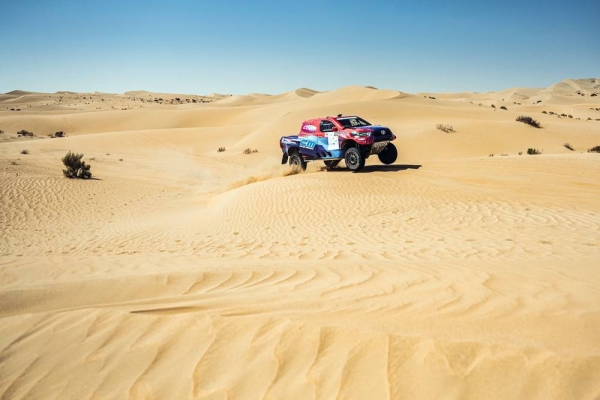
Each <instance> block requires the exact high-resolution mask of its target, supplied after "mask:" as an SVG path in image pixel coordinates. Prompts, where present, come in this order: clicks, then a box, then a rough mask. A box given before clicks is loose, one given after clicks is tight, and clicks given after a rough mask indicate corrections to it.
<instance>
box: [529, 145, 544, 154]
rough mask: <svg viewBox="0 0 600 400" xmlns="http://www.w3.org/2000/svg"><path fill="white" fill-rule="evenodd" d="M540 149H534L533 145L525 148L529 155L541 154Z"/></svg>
mask: <svg viewBox="0 0 600 400" xmlns="http://www.w3.org/2000/svg"><path fill="white" fill-rule="evenodd" d="M542 151H543V150H542ZM542 151H540V150H538V149H534V148H533V147H530V148H528V149H527V154H530V155H535V154H542Z"/></svg>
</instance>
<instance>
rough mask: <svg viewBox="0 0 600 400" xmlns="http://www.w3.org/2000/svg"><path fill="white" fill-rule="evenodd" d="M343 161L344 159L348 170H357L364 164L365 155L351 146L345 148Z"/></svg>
mask: <svg viewBox="0 0 600 400" xmlns="http://www.w3.org/2000/svg"><path fill="white" fill-rule="evenodd" d="M344 161H346V166H347V167H348V168H349V169H350V171H353V172H358V171H360V170H361V169H363V167H364V166H365V157H364V156H363V155H362V153H361V152H360V150H359V149H357V148H356V147H351V148H349V149H348V150H346V154H345V155H344Z"/></svg>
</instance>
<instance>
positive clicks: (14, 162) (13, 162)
mask: <svg viewBox="0 0 600 400" xmlns="http://www.w3.org/2000/svg"><path fill="white" fill-rule="evenodd" d="M10 163H11V165H19V163H18V162H16V161H11V162H10Z"/></svg>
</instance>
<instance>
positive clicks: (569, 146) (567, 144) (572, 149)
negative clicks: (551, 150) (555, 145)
mask: <svg viewBox="0 0 600 400" xmlns="http://www.w3.org/2000/svg"><path fill="white" fill-rule="evenodd" d="M563 146H565V147H566V148H567V149H569V150H571V151H575V149H574V148H573V146H571V145H570V144H569V143H565V144H563Z"/></svg>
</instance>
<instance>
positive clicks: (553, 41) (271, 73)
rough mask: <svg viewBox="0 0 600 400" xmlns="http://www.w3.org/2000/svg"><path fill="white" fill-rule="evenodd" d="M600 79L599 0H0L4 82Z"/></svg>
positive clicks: (482, 84)
mask: <svg viewBox="0 0 600 400" xmlns="http://www.w3.org/2000/svg"><path fill="white" fill-rule="evenodd" d="M599 76H600V1H599V0H572V1H556V0H544V1H542V0H533V1H528V0H521V1H513V0H494V1H485V0H455V1H450V0H448V1H432V0H403V1H391V0H387V1H384V0H370V1H355V0H344V1H326V0H323V1H316V0H307V1H291V2H287V1H263V0H256V1H231V0H219V1H203V0H197V1H192V0H188V1H177V0H174V1H158V0H146V1H127V0H121V1H113V0H101V1H87V0H86V1H83V0H82V1H79V0H70V1H69V0H53V1H51V0H47V1H45V0H38V1H32V0H15V1H9V0H0V92H2V93H4V92H7V91H10V90H14V89H23V90H31V91H42V92H55V91H58V90H72V91H81V92H85V91H102V92H113V93H121V92H124V91H127V90H139V89H145V90H150V91H157V92H171V93H195V94H207V93H211V92H219V93H236V94H245V93H251V92H261V93H272V94H276V93H281V92H284V91H289V90H293V89H296V88H299V87H309V88H312V89H316V90H332V89H336V88H339V87H342V86H348V85H370V86H376V87H379V88H386V89H396V90H401V91H406V92H420V91H423V92H427V91H430V92H443V91H478V92H483V91H493V90H501V89H505V88H509V87H514V86H527V87H545V86H548V85H550V84H552V83H555V82H557V81H560V80H563V79H566V78H587V77H599Z"/></svg>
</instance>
